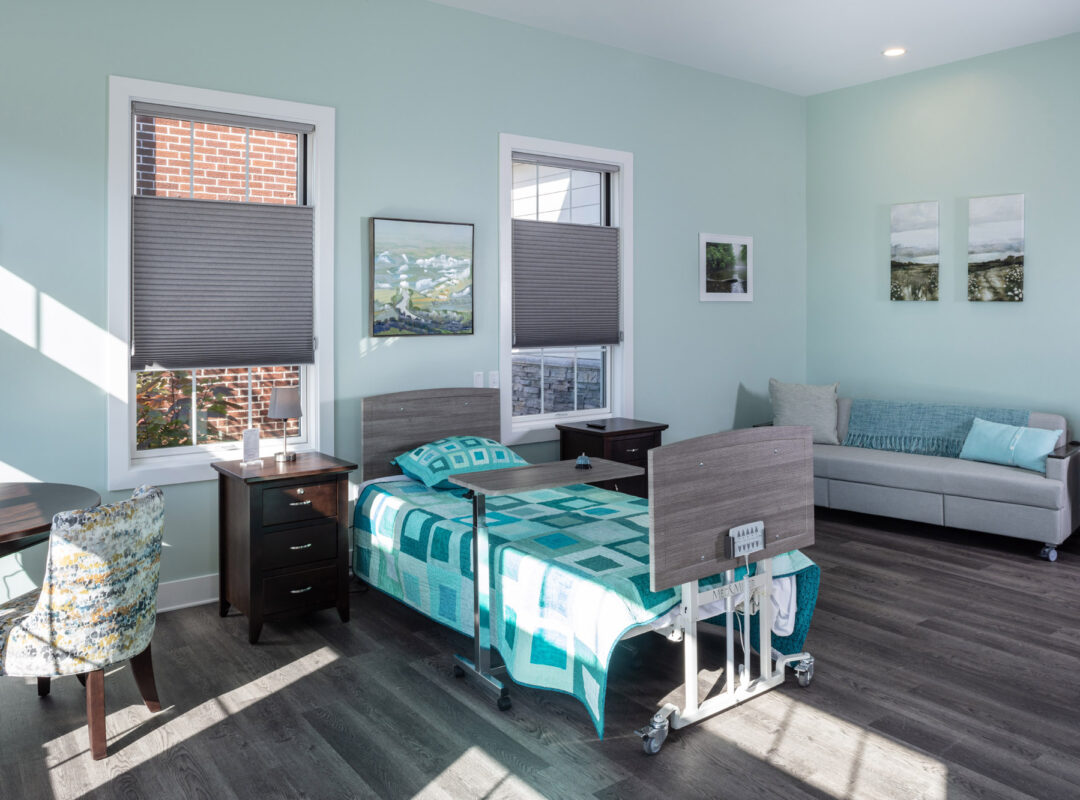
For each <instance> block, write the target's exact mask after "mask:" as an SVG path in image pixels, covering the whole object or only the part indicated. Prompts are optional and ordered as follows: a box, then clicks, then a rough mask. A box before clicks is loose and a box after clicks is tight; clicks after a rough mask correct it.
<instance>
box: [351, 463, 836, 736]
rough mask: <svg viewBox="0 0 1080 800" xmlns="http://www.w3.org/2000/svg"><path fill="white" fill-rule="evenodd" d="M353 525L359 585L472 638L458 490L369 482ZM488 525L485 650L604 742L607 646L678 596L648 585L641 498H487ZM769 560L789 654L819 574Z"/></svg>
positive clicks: (797, 642)
mask: <svg viewBox="0 0 1080 800" xmlns="http://www.w3.org/2000/svg"><path fill="white" fill-rule="evenodd" d="M354 525H355V535H356V541H355V553H354V555H355V561H354V567H355V570H356V573H357V574H358V575H359V576H360V577H361V578H362V579H363V580H365V581H367V582H368V583H369V584H371V585H372V586H374V587H375V588H377V589H379V590H381V591H383V592H386V593H387V594H389V595H391V596H392V597H395V598H397V599H398V600H401V601H403V602H405V603H407V604H408V605H410V606H412V607H413V608H415V609H417V610H418V611H421V612H422V613H424V614H426V615H427V616H429V617H431V618H432V619H434V620H436V621H438V622H441V623H443V624H445V625H447V626H449V627H451V628H453V629H455V630H457V631H460V632H461V633H463V634H465V635H467V636H472V633H473V583H472V581H473V570H472V502H471V501H470V500H468V499H467V498H466V497H465V490H463V489H449V490H446V489H443V490H439V489H429V488H427V487H426V486H424V485H423V484H422V483H418V482H415V481H411V480H409V481H392V482H386V483H375V484H370V485H368V486H367V488H366V489H364V491H363V492H362V494H361V495H360V498H359V500H358V501H357V504H356V513H355V519H354ZM487 526H488V536H489V540H490V544H491V552H492V563H493V569H492V593H491V638H492V644H493V645H494V646H495V647H496V648H497V650H498V651H499V653H500V654H501V656H502V658H503V660H504V661H505V662H506V666H507V671H508V672H509V674H510V676H511V677H512V678H513V679H514V681H515V682H517V683H519V684H523V685H529V686H536V687H541V688H545V689H554V690H557V691H562V692H567V693H569V694H572V695H574V696H575V697H577V698H578V699H579V700H580V701H581V702H582V703H584V704H585V707H586V708H587V709H588V711H589V715H590V716H591V718H592V720H593V723H594V724H595V725H596V732H597V735H599V736H603V728H604V695H605V689H606V687H607V672H608V663H609V661H610V659H611V654H612V651H613V649H614V647H615V645H616V644H617V643H618V641H619V639H620V638H621V637H622V635H623V634H624V633H625V632H626V631H627V630H629V629H630V628H634V627H637V626H639V625H643V624H648V623H649V622H651V621H653V620H655V619H658V618H659V617H661V616H663V614H665V613H666V612H667V611H669V610H671V609H672V608H673V607H674V606H675V605H676V604H677V603H678V601H679V599H680V596H679V590H678V589H667V590H665V591H662V592H651V591H650V590H649V540H648V536H649V508H648V501H647V500H644V499H641V498H638V497H634V496H632V495H626V494H620V493H618V492H610V491H607V490H605V489H599V488H596V487H593V486H586V485H584V484H582V485H577V486H567V487H562V488H559V489H545V490H542V491H535V492H527V493H523V494H518V495H506V496H501V497H489V498H487ZM780 561H781V560H780V559H778V562H780ZM778 562H774V574H775V575H777V576H780V575H783V574H795V575H796V576H797V591H798V596H799V610H798V615H797V619H796V631H795V633H794V634H793V635H792V636H790V637H786V638H785V639H784V640H783V641H780V640H776V641H774V646H776V647H777V649H780V650H781V651H782V652H786V653H796V652H799V651H800V650H801V649H802V644H803V640H804V639H805V636H806V631H807V629H808V628H809V622H810V617H811V616H812V614H813V609H814V603H815V602H816V599H817V584H818V575H819V572H818V567H817V565H815V564H814V563H813V562H811V561H810V560H809V559H807V558H806V557H805V556H803V555H802V554H801V553H797V552H796V553H793V554H791V556H790V557H788V558H786V559H783V561H782V563H783V564H784V565H786V566H780V564H779V563H778ZM739 577H741V571H740V572H739V573H737V574H736V578H739ZM722 580H723V579H722V577H720V576H715V577H714V578H711V579H708V580H705V581H702V585H703V586H705V585H708V584H715V583H719V582H722ZM755 619H756V618H755Z"/></svg>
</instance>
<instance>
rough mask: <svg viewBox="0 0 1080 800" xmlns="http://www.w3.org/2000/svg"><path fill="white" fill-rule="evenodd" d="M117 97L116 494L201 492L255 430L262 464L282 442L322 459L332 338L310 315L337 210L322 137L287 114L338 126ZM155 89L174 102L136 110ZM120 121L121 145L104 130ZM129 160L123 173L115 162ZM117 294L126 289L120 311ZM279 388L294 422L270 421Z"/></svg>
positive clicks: (250, 102)
mask: <svg viewBox="0 0 1080 800" xmlns="http://www.w3.org/2000/svg"><path fill="white" fill-rule="evenodd" d="M113 81H114V84H113V88H112V91H113V96H112V97H111V106H112V107H111V111H110V126H111V130H110V215H112V214H117V215H119V214H126V216H127V218H128V219H127V223H128V224H127V225H126V234H127V243H128V246H127V247H126V248H125V247H123V244H122V242H118V241H116V240H114V239H113V238H112V236H113V234H114V233H118V232H119V231H118V229H119V228H120V227H121V226H119V225H114V223H116V222H117V220H113V219H110V284H111V285H110V330H111V331H112V332H113V333H114V335H117V334H121V335H122V341H123V343H124V345H125V348H124V349H125V355H126V364H125V367H126V372H127V381H126V383H127V392H126V396H125V397H122V398H114V400H113V401H112V402H111V408H110V470H109V483H110V487H111V488H122V487H125V486H130V485H133V484H135V483H138V482H144V481H148V480H149V481H153V482H157V483H170V482H180V481H186V480H199V479H206V478H209V477H210V476H211V475H212V473H211V472H210V471H209V470H208V468H207V465H208V463H209V462H210V461H211V460H214V459H219V458H236V457H239V455H238V451H239V441H240V439H241V434H242V432H243V431H244V429H246V428H252V427H254V428H258V429H259V430H260V434H261V438H262V439H263V440H265V447H264V451H265V452H266V454H269V453H270V452H272V451H273V449H274V448H275V447H276V448H280V437H281V435H282V433H283V430H287V432H288V435H289V437H290V440H291V441H290V444H291V445H294V446H296V447H297V449H300V450H303V449H315V448H319V445H320V439H322V440H323V442H322V447H321V449H323V450H328V449H329V448H330V447H332V443H331V442H328V441H325V440H326V436H325V434H326V433H327V432H328V430H329V428H328V427H327V424H328V423H329V421H328V420H326V419H325V416H328V415H320V412H319V403H318V398H319V395H320V392H321V391H323V390H325V388H326V387H327V385H330V386H332V384H328V381H327V377H328V375H329V373H330V372H331V369H330V368H329V367H328V366H327V364H328V362H327V361H326V352H325V348H327V345H329V341H330V338H331V337H325V338H324V339H322V341H320V338H321V337H319V336H318V335H317V334H318V332H319V331H322V330H326V329H327V325H326V324H325V323H326V321H327V320H325V319H319V317H322V316H323V315H330V314H331V313H332V311H331V308H330V307H328V306H331V305H332V304H326V303H323V304H321V305H322V307H321V308H319V306H320V303H319V302H318V294H319V290H320V289H321V290H322V293H323V294H325V293H326V283H327V282H328V281H329V279H330V276H328V275H327V264H326V258H325V256H324V258H323V259H322V263H320V258H319V257H318V255H317V251H318V241H317V238H318V235H319V232H318V231H317V226H319V225H320V224H321V226H323V231H322V233H323V235H324V236H325V226H326V225H327V223H328V222H329V220H328V219H327V216H328V213H327V212H329V217H330V219H332V210H330V209H327V208H322V207H321V206H320V204H319V203H317V202H316V201H317V198H320V197H321V198H322V199H324V200H325V199H326V198H327V197H328V196H332V195H328V194H327V192H326V189H325V187H319V186H317V180H316V170H315V169H314V158H315V156H314V154H315V141H316V137H317V136H320V135H321V134H323V133H324V131H323V130H321V126H320V125H318V124H317V122H313V121H310V120H297V119H295V117H294V114H295V112H296V111H297V110H303V109H311V110H313V111H314V112H315V113H314V115H313V116H315V117H317V118H318V121H321V122H323V123H324V124H325V123H326V122H327V121H328V122H329V123H330V124H331V125H332V119H333V116H332V110H330V109H320V107H312V106H298V104H280V105H281V106H282V107H284V110H285V112H286V116H284V117H276V116H273V115H265V116H264V115H262V114H258V115H256V114H253V113H251V111H255V110H258V111H265V110H271V111H272V110H273V108H274V106H275V101H268V100H263V99H261V98H248V97H245V96H239V95H223V94H222V93H217V92H211V93H205V92H200V91H199V90H187V91H188V92H189V93H191V95H192V98H191V99H192V100H193V101H194V102H193V103H192V104H190V105H188V104H181V103H176V102H175V100H177V99H183V98H182V97H177V96H176V90H182V87H164V86H163V85H160V84H147V83H146V82H142V81H128V80H126V79H115V78H114V79H113ZM117 83H119V84H120V85H119V86H117ZM132 84H134V85H132ZM157 87H161V88H162V89H163V91H164V92H165V94H169V95H172V97H170V98H168V99H171V100H173V101H174V102H169V103H166V102H161V101H160V100H158V99H156V98H155V99H154V100H147V99H139V98H138V95H139V94H141V93H142V92H141V91H140V90H145V89H150V90H151V91H153V89H154V88H157ZM118 89H119V91H117V90H118ZM125 90H126V91H125ZM170 90H171V91H170ZM118 94H119V95H123V97H119V96H116V95H118ZM200 99H209V100H211V101H213V100H220V99H234V100H236V101H237V102H238V104H239V105H240V106H241V108H240V109H238V110H235V111H234V110H232V109H229V110H228V111H225V110H223V109H222V107H221V105H219V104H218V103H214V105H213V107H207V106H204V105H201V104H199V103H198V101H199V100H200ZM125 100H126V101H127V102H126V103H124V101H125ZM245 106H246V107H245ZM125 108H126V112H127V115H126V116H127V119H126V125H127V136H126V137H124V136H119V135H116V132H115V131H114V130H112V127H113V126H118V125H119V124H120V120H119V118H118V117H119V114H120V113H121V111H122V110H124V109H125ZM327 111H328V112H330V114H329V116H328V115H327V114H326V113H325V112H327ZM289 112H293V113H289ZM326 138H329V137H326ZM124 141H126V143H127V146H126V147H123V142H124ZM320 143H321V142H320ZM125 153H126V159H125V160H126V167H127V168H126V170H122V169H120V168H119V167H118V165H116V164H114V163H113V161H114V159H116V160H119V158H120V157H121V155H124V154H125ZM330 153H332V149H331V150H330ZM320 155H321V156H328V155H329V153H326V152H325V151H322V150H320ZM122 179H123V180H124V181H125V183H126V197H125V198H124V199H125V200H126V203H121V202H120V199H119V195H120V188H119V187H117V186H116V185H115V183H118V182H119V181H120V180H122ZM125 250H126V258H125V253H124V252H123V251H125ZM122 259H123V260H125V261H126V262H127V263H126V264H124V265H123V267H124V268H126V275H124V274H121V273H120V268H121V260H122ZM331 270H332V268H331ZM124 277H127V279H128V280H127V281H124V280H123V278H124ZM114 280H115V282H116V283H119V284H126V286H125V289H126V291H125V292H123V294H124V295H126V297H125V298H124V299H126V307H125V308H123V309H120V308H117V307H116V306H117V305H118V304H119V300H120V296H121V292H120V291H119V290H118V287H116V286H113V285H112V284H113V282H114ZM320 312H321V313H320ZM320 323H321V324H320ZM330 325H331V326H332V318H331V321H330ZM329 330H332V327H330V328H329ZM118 338H120V337H119V336H118ZM320 351H323V352H320ZM320 372H322V373H324V374H322V375H320ZM275 386H294V387H299V388H300V389H301V400H302V411H303V413H302V416H301V417H300V418H299V419H297V420H289V421H288V422H287V423H284V422H282V421H280V420H269V419H267V417H266V414H267V412H268V407H269V399H270V392H271V389H272V388H274V387H275ZM320 416H323V417H324V418H323V419H320ZM121 426H123V427H122V429H121ZM286 426H287V428H286ZM116 434H119V435H116Z"/></svg>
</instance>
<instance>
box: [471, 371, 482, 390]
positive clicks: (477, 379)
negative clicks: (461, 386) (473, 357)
mask: <svg viewBox="0 0 1080 800" xmlns="http://www.w3.org/2000/svg"><path fill="white" fill-rule="evenodd" d="M472 385H473V386H474V387H475V388H477V389H483V388H484V372H483V370H477V371H476V372H474V373H473V374H472Z"/></svg>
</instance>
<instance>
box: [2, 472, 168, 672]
mask: <svg viewBox="0 0 1080 800" xmlns="http://www.w3.org/2000/svg"><path fill="white" fill-rule="evenodd" d="M164 530H165V500H164V495H163V494H162V492H161V490H160V489H158V488H156V487H150V486H140V487H139V488H138V489H136V490H135V492H134V493H133V494H132V496H131V499H130V500H122V501H120V502H118V503H111V504H109V505H103V506H98V507H97V508H87V509H81V510H77V511H67V512H63V513H60V514H57V515H56V516H55V517H53V524H52V532H51V534H50V535H49V556H48V561H47V562H46V565H45V580H44V584H43V585H42V587H41V592H40V594H39V595H38V596H37V597H36V598H35V597H34V593H33V592H30V593H27V594H24V595H21V596H19V597H16V598H15V599H13V600H10V601H8V602H7V603H5V604H3V605H0V675H20V676H24V677H57V676H60V675H73V674H79V673H83V672H90V671H92V670H97V669H101V668H103V667H107V666H109V665H110V664H115V663H117V662H119V661H124V660H126V659H129V658H131V657H132V656H136V655H138V654H139V653H141V652H142V651H143V650H145V649H146V647H147V645H149V644H150V639H151V637H152V636H153V634H154V624H155V622H156V621H157V589H158V571H159V566H160V562H161V539H162V536H163V534H164Z"/></svg>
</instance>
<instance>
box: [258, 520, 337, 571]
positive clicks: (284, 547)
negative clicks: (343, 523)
mask: <svg viewBox="0 0 1080 800" xmlns="http://www.w3.org/2000/svg"><path fill="white" fill-rule="evenodd" d="M336 556H337V522H333V521H328V522H325V523H322V524H319V525H311V526H309V527H306V528H293V529H291V530H285V531H279V532H277V533H267V534H263V569H280V568H281V567H297V566H300V565H302V564H309V563H311V562H312V561H326V560H328V559H331V558H335V557H336Z"/></svg>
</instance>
